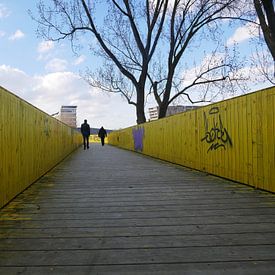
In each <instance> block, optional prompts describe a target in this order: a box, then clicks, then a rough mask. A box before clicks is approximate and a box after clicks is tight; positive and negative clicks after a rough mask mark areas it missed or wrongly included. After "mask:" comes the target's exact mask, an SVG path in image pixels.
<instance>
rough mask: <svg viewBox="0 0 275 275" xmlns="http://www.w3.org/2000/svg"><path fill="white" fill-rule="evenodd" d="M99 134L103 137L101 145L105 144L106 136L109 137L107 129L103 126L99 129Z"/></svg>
mask: <svg viewBox="0 0 275 275" xmlns="http://www.w3.org/2000/svg"><path fill="white" fill-rule="evenodd" d="M98 136H99V137H100V139H101V145H102V146H104V139H105V137H107V132H106V130H105V129H104V128H103V126H102V127H101V128H100V129H99V131H98Z"/></svg>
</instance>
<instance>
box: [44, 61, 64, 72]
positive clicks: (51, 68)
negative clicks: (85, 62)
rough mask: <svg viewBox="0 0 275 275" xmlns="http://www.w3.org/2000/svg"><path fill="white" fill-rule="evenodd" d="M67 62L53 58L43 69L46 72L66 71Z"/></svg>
mask: <svg viewBox="0 0 275 275" xmlns="http://www.w3.org/2000/svg"><path fill="white" fill-rule="evenodd" d="M67 65H68V62H67V61H66V60H65V59H60V58H53V59H52V60H50V61H49V62H48V63H47V64H46V67H45V69H46V70H47V71H48V72H61V71H65V70H66V69H67Z"/></svg>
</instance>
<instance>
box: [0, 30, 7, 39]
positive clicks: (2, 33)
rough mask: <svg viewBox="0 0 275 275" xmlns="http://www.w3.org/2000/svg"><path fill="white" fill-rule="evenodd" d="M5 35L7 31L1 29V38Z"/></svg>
mask: <svg viewBox="0 0 275 275" xmlns="http://www.w3.org/2000/svg"><path fill="white" fill-rule="evenodd" d="M5 35H6V33H5V32H4V31H1V30H0V38H1V37H4V36H5Z"/></svg>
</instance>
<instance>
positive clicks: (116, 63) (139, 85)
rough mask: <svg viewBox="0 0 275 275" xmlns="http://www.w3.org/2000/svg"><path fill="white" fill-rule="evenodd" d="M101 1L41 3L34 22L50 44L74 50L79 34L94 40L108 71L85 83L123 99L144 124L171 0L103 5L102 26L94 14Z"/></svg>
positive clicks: (80, 0) (77, 0)
mask: <svg viewBox="0 0 275 275" xmlns="http://www.w3.org/2000/svg"><path fill="white" fill-rule="evenodd" d="M100 2H101V3H102V2H103V1H93V3H92V1H88V0H86V1H85V0H68V1H66V0H52V1H51V5H50V6H45V5H44V3H43V1H42V0H41V1H40V3H39V5H38V11H39V17H40V18H39V19H35V20H36V21H37V22H38V23H39V27H38V33H39V34H40V35H41V36H43V37H44V38H46V39H48V40H52V41H60V40H62V39H70V41H71V42H72V45H73V46H74V45H75V43H76V42H77V38H78V36H77V35H78V34H82V35H84V34H90V35H91V36H90V37H89V40H90V41H92V40H94V38H95V39H96V41H97V43H98V46H99V50H98V51H97V54H98V55H100V56H102V57H103V58H104V59H105V68H106V70H103V68H101V69H100V70H99V73H98V77H97V79H91V78H89V79H90V81H89V82H90V84H91V85H94V86H98V87H100V88H102V89H104V90H107V91H110V92H119V93H120V94H122V95H123V96H124V97H125V98H126V99H127V101H128V103H130V104H132V105H134V106H135V108H136V116H137V123H143V122H145V121H146V118H145V114H144V90H145V86H146V79H147V73H148V66H149V63H150V60H151V59H152V56H153V54H154V52H155V49H156V46H157V43H158V40H159V37H160V34H161V32H162V28H163V24H164V22H165V16H166V11H167V6H168V2H169V0H155V1H150V0H146V1H128V0H123V1H116V0H106V1H104V3H105V8H106V7H107V12H106V14H105V20H104V21H103V22H100V18H98V19H99V20H98V21H99V22H98V23H97V22H96V17H95V14H96V13H95V10H96V8H97V5H100ZM90 44H92V42H91V43H90ZM89 75H90V73H89ZM129 83H130V84H131V86H132V90H131V91H130V92H129V90H128V87H129ZM134 96H135V98H133V97H134Z"/></svg>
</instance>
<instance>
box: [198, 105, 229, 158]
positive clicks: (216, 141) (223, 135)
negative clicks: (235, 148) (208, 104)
mask: <svg viewBox="0 0 275 275" xmlns="http://www.w3.org/2000/svg"><path fill="white" fill-rule="evenodd" d="M218 113H219V108H218V107H213V108H211V109H210V111H209V112H208V114H209V115H211V116H213V115H216V116H214V118H213V127H212V128H211V129H210V130H209V120H208V118H207V115H206V113H205V112H204V127H205V136H204V137H203V138H202V139H201V141H202V142H203V141H205V142H207V143H208V144H210V146H209V148H208V150H207V153H208V152H209V151H212V150H217V149H218V148H224V149H225V150H226V147H225V145H226V144H229V145H230V146H232V140H231V138H230V135H229V133H228V131H227V129H226V128H225V127H224V126H223V123H222V119H221V115H220V114H218ZM217 114H218V115H217Z"/></svg>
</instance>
